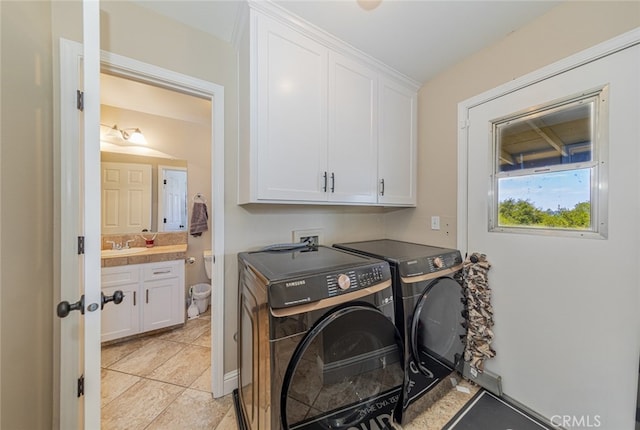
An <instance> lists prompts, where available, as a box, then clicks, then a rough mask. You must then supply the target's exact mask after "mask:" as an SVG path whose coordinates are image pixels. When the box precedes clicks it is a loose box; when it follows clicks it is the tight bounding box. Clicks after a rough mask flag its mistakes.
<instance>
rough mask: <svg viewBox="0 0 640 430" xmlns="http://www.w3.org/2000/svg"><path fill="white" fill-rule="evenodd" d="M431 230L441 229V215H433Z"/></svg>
mask: <svg viewBox="0 0 640 430" xmlns="http://www.w3.org/2000/svg"><path fill="white" fill-rule="evenodd" d="M431 230H440V217H439V216H437V215H436V216H432V217H431Z"/></svg>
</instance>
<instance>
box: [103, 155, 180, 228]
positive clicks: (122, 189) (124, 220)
mask: <svg viewBox="0 0 640 430" xmlns="http://www.w3.org/2000/svg"><path fill="white" fill-rule="evenodd" d="M100 159H101V168H102V175H101V176H102V182H103V186H102V189H101V191H102V234H126V233H140V232H142V230H143V229H147V230H149V231H154V232H155V231H186V230H187V226H188V223H187V195H188V194H187V162H186V160H174V159H167V158H159V157H148V156H141V155H130V154H121V153H111V152H101V153H100ZM123 175H124V176H123ZM120 178H123V179H124V178H126V179H127V181H124V180H119V179H120ZM129 179H130V180H129ZM107 180H108V185H107V186H105V181H107ZM165 180H166V182H167V186H165ZM118 182H127V183H130V182H134V183H135V184H136V185H135V186H134V187H128V186H120V185H117V183H118ZM147 182H148V185H147V184H146V183H147ZM165 221H166V222H165Z"/></svg>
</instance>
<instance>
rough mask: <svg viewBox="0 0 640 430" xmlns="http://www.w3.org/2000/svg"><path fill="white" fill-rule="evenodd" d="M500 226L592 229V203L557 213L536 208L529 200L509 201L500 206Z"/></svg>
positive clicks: (583, 203)
mask: <svg viewBox="0 0 640 430" xmlns="http://www.w3.org/2000/svg"><path fill="white" fill-rule="evenodd" d="M498 225H500V226H505V227H507V226H514V227H519V226H525V227H543V228H562V229H578V230H582V229H588V228H589V227H591V203H590V202H582V203H578V204H577V205H575V206H574V208H573V209H566V208H559V209H558V210H557V211H552V210H547V211H543V210H542V209H539V208H536V207H535V206H534V205H533V203H532V202H530V201H529V200H521V199H518V200H515V199H507V200H504V201H503V202H500V204H499V205H498Z"/></svg>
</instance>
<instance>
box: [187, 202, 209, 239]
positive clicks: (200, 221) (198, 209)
mask: <svg viewBox="0 0 640 430" xmlns="http://www.w3.org/2000/svg"><path fill="white" fill-rule="evenodd" d="M208 220H209V213H208V212H207V205H206V204H205V203H202V202H195V203H194V204H193V209H192V211H191V226H190V227H189V233H190V234H191V236H196V237H197V236H201V235H202V233H203V232H205V231H207V230H208V229H209V227H208V226H207V221H208Z"/></svg>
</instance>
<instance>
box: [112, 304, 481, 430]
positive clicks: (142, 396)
mask: <svg viewBox="0 0 640 430" xmlns="http://www.w3.org/2000/svg"><path fill="white" fill-rule="evenodd" d="M210 322H211V321H210V316H209V315H208V314H204V315H202V316H200V317H199V318H197V319H193V320H189V321H187V323H186V325H185V326H184V327H182V328H179V329H176V330H172V331H169V332H165V333H161V334H157V335H152V336H147V337H143V338H138V339H134V340H129V341H126V342H122V343H117V344H112V345H109V346H104V347H103V348H102V429H103V430H119V429H127V430H143V429H144V430H159V429H167V430H175V429H190V430H196V429H208V430H237V428H238V427H237V423H236V418H235V411H234V408H233V400H232V398H231V395H227V396H225V397H223V398H220V399H214V398H213V396H212V395H211V391H210V384H211V382H210V380H211V367H210V348H211V346H210V345H211V331H210ZM460 385H462V386H464V387H467V388H469V390H470V393H466V392H463V391H458V390H457V389H451V390H449V392H447V394H446V395H444V397H442V399H441V400H439V401H438V402H437V403H435V404H434V405H432V406H431V407H429V408H428V409H427V410H426V411H425V412H424V413H422V414H420V415H418V416H417V417H416V418H414V419H413V420H412V421H411V422H410V423H405V425H404V430H438V429H441V428H442V426H443V425H444V424H446V423H447V422H448V421H449V419H450V418H451V417H453V415H455V413H456V412H457V411H458V410H459V409H460V408H461V407H462V406H463V405H464V404H465V403H466V402H467V401H468V400H469V399H471V397H472V396H473V394H474V393H475V392H476V391H477V388H476V387H473V386H472V385H471V384H469V383H467V382H465V381H462V382H461V383H460Z"/></svg>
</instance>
